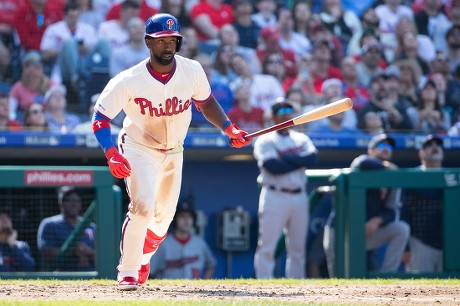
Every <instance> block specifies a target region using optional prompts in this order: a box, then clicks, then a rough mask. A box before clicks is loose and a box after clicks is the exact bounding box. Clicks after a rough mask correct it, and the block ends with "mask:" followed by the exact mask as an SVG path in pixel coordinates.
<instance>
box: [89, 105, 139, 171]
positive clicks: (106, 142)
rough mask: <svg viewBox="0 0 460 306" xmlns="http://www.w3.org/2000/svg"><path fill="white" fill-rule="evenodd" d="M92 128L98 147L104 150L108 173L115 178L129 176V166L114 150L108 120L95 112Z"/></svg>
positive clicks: (115, 149)
mask: <svg viewBox="0 0 460 306" xmlns="http://www.w3.org/2000/svg"><path fill="white" fill-rule="evenodd" d="M92 128H93V132H94V136H96V139H97V141H98V142H99V145H100V146H101V148H102V150H104V153H105V157H106V158H107V164H108V165H109V169H110V172H111V173H112V175H113V176H115V177H116V178H126V177H128V176H129V175H130V174H131V165H130V164H129V162H128V160H126V158H124V157H123V156H122V155H121V154H120V153H119V152H118V150H117V148H115V144H114V143H113V141H112V136H111V132H110V119H109V118H107V117H105V116H104V115H102V114H101V113H99V112H98V111H95V112H94V114H93V118H92Z"/></svg>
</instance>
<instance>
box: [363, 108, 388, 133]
mask: <svg viewBox="0 0 460 306" xmlns="http://www.w3.org/2000/svg"><path fill="white" fill-rule="evenodd" d="M361 130H362V131H363V132H365V133H367V134H370V135H377V134H383V133H385V130H384V129H383V120H382V117H381V116H380V115H379V114H378V113H376V112H367V113H366V114H365V115H364V127H363V128H362V129H361Z"/></svg>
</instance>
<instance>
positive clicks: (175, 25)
mask: <svg viewBox="0 0 460 306" xmlns="http://www.w3.org/2000/svg"><path fill="white" fill-rule="evenodd" d="M145 36H146V37H147V36H148V37H152V38H159V37H166V36H175V37H177V46H176V52H179V51H180V47H181V46H182V35H181V34H180V24H179V20H177V18H176V17H174V16H173V15H170V14H164V13H161V14H155V15H153V16H152V17H150V18H149V19H147V21H146V22H145Z"/></svg>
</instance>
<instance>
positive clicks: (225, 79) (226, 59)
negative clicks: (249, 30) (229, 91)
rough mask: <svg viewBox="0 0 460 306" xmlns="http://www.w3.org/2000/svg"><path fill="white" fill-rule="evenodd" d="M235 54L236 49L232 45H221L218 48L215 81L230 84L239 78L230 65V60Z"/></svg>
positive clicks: (214, 73)
mask: <svg viewBox="0 0 460 306" xmlns="http://www.w3.org/2000/svg"><path fill="white" fill-rule="evenodd" d="M234 53H235V48H234V47H232V46H230V45H221V46H219V48H217V51H216V55H215V57H214V65H213V66H214V72H213V74H212V80H213V81H217V82H221V83H227V84H230V83H231V82H233V81H234V80H235V79H236V78H237V75H236V74H235V72H234V71H233V70H232V68H231V64H230V58H231V57H232V55H233V54H234Z"/></svg>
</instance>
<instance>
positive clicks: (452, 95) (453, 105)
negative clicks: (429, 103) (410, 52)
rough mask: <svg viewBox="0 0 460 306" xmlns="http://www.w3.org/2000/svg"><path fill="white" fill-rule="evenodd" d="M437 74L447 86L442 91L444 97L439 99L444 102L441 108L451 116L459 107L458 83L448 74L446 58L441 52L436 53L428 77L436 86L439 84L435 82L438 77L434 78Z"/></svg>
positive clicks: (459, 83) (459, 87)
mask: <svg viewBox="0 0 460 306" xmlns="http://www.w3.org/2000/svg"><path fill="white" fill-rule="evenodd" d="M459 67H460V66H459ZM437 74H439V75H440V76H442V77H443V78H444V82H445V84H446V86H447V88H446V89H445V90H444V97H443V98H441V101H443V102H444V104H443V105H442V106H443V108H444V109H446V110H448V111H449V113H451V114H452V113H453V111H454V110H456V109H458V107H459V106H460V82H459V81H458V80H457V79H455V78H454V76H453V75H452V74H451V73H450V72H449V64H448V61H447V56H446V55H445V54H444V53H442V52H438V53H437V54H436V57H435V59H434V60H433V61H432V62H431V74H430V75H431V78H432V79H433V80H434V81H435V82H436V84H437V85H438V83H440V82H438V81H437V78H438V77H435V75H437ZM436 89H437V90H442V89H443V88H441V87H439V88H438V87H437V88H436Z"/></svg>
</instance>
